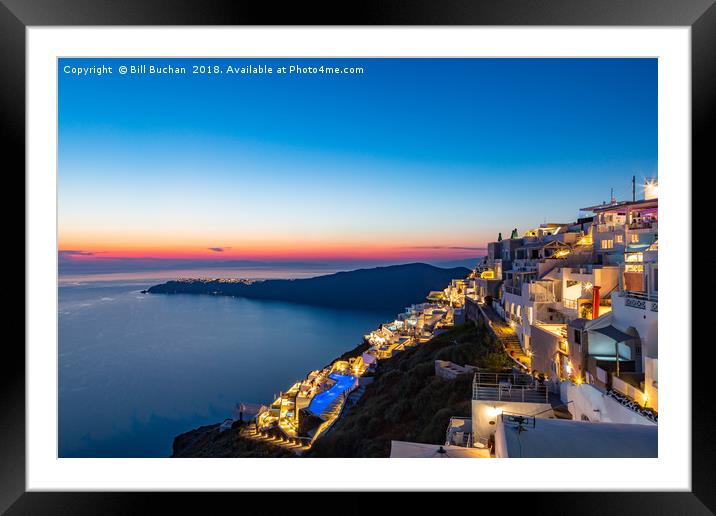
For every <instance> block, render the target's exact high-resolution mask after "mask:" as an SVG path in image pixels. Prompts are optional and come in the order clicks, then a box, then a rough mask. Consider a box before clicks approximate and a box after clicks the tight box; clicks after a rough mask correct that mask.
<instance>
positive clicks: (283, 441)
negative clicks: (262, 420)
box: [239, 425, 310, 455]
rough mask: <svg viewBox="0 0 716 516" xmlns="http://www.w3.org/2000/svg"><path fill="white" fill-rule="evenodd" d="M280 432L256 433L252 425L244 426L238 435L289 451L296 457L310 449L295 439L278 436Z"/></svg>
mask: <svg viewBox="0 0 716 516" xmlns="http://www.w3.org/2000/svg"><path fill="white" fill-rule="evenodd" d="M280 434H281V432H280V431H278V430H274V432H273V433H267V432H258V431H257V430H256V427H255V426H254V425H246V426H245V427H243V428H242V429H241V431H240V432H239V435H240V436H241V437H243V438H244V439H251V440H254V441H261V442H264V443H267V444H273V445H274V446H280V447H281V448H284V449H286V450H290V451H292V452H294V453H296V454H297V455H300V454H301V453H303V452H304V451H307V450H309V449H310V446H309V445H306V444H305V443H303V442H301V441H300V440H298V439H295V438H289V437H286V436H280V437H279V435H280Z"/></svg>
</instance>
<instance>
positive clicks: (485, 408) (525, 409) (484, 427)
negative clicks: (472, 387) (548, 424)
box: [472, 400, 554, 441]
mask: <svg viewBox="0 0 716 516" xmlns="http://www.w3.org/2000/svg"><path fill="white" fill-rule="evenodd" d="M502 412H512V413H516V414H524V415H527V416H531V415H535V414H539V416H537V417H541V418H549V417H553V416H554V412H553V411H552V405H550V404H549V403H522V402H517V401H489V400H472V433H473V438H474V440H475V441H477V440H478V439H480V438H485V439H486V438H488V437H489V436H490V434H494V433H495V430H496V428H497V423H498V422H499V415H500V414H501V413H502ZM490 421H494V422H495V424H494V425H491V424H490Z"/></svg>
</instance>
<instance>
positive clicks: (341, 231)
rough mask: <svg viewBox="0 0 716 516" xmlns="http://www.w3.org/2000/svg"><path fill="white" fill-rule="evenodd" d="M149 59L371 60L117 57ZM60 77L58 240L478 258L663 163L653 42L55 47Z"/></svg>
mask: <svg viewBox="0 0 716 516" xmlns="http://www.w3.org/2000/svg"><path fill="white" fill-rule="evenodd" d="M139 63H144V64H163V63H171V64H172V65H173V66H185V67H187V68H188V69H189V71H191V70H190V68H191V65H192V64H219V65H221V66H222V67H224V66H225V65H226V64H230V63H231V64H235V65H246V64H263V65H268V66H272V67H273V68H274V69H276V68H277V67H279V66H283V65H285V66H288V65H291V64H300V65H301V66H314V65H315V66H320V65H321V64H323V65H327V66H341V67H342V66H362V67H363V68H364V69H365V71H364V73H363V74H362V75H333V76H331V75H277V74H273V75H263V76H260V75H251V76H245V75H244V76H231V75H226V74H224V75H192V74H187V75H156V76H152V75H119V74H117V73H116V69H117V66H119V65H120V64H125V65H130V64H139ZM102 64H104V65H107V66H112V67H113V68H114V70H115V73H114V74H106V75H102V76H85V77H78V76H73V75H69V74H65V73H63V68H64V66H66V65H70V66H85V67H86V66H100V65H102ZM58 76H59V109H58V112H59V121H58V123H59V216H60V218H59V224H60V227H59V233H60V249H61V250H64V251H81V252H82V253H86V255H85V256H81V255H80V254H77V255H76V256H75V258H78V259H80V258H82V259H93V258H98V259H99V258H107V257H158V258H192V259H199V258H207V257H208V258H212V257H213V258H221V259H226V258H232V259H259V260H266V259H279V260H284V259H286V260H288V259H311V260H313V259H316V260H318V259H321V260H341V259H348V258H365V259H367V258H370V257H374V258H376V259H382V258H386V259H390V260H395V261H408V260H410V261H415V260H418V259H423V258H425V259H428V258H430V259H435V258H436V257H439V258H444V259H453V258H460V257H465V256H476V255H480V254H481V251H479V249H481V248H483V247H484V246H485V245H486V243H487V242H489V241H491V240H494V239H495V238H496V236H497V233H498V232H500V231H501V232H502V233H503V235H504V234H506V233H507V234H509V232H510V230H511V229H512V228H513V227H517V228H518V229H520V231H522V230H525V229H527V228H528V227H531V226H536V225H538V224H539V223H541V222H544V221H545V220H547V221H559V222H561V221H567V220H573V219H574V218H575V217H576V216H577V213H578V209H579V208H580V207H583V206H588V205H592V204H596V203H600V202H602V201H604V200H608V197H609V190H610V188H612V187H613V188H614V191H615V193H616V195H617V197H619V198H628V197H630V195H631V184H630V181H631V176H632V175H636V176H637V180H638V181H641V180H642V179H643V178H644V177H651V176H656V174H657V60H656V59H320V60H318V59H172V60H166V59H61V60H60V61H59V69H58ZM217 249H222V251H217ZM92 253H97V254H96V255H95V256H92ZM66 256H67V257H72V254H71V253H69V254H66Z"/></svg>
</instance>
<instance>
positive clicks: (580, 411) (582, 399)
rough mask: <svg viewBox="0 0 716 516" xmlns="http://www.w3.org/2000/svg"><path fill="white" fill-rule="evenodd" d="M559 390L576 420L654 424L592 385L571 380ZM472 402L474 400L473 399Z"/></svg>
mask: <svg viewBox="0 0 716 516" xmlns="http://www.w3.org/2000/svg"><path fill="white" fill-rule="evenodd" d="M560 390H561V392H560V395H561V398H562V401H563V402H564V403H568V405H567V410H569V411H570V412H571V413H572V416H573V417H574V419H576V420H581V419H582V415H585V416H587V417H588V418H589V420H590V421H597V422H599V421H601V422H604V423H626V424H635V425H653V424H655V423H653V422H652V421H649V420H648V419H646V418H645V417H643V416H641V415H640V414H637V413H636V412H634V411H633V410H631V409H628V408H626V407H625V406H624V405H621V404H620V403H619V402H618V401H616V400H615V399H613V398H611V397H609V396H607V395H605V394H602V393H601V392H600V391H599V390H598V389H597V388H595V387H594V386H592V385H588V384H582V385H576V384H573V383H571V382H562V384H561V386H560ZM570 402H571V403H570ZM473 403H475V402H474V401H473ZM473 411H474V408H473ZM473 421H474V419H473Z"/></svg>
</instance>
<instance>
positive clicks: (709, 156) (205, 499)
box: [0, 0, 716, 515]
mask: <svg viewBox="0 0 716 516" xmlns="http://www.w3.org/2000/svg"><path fill="white" fill-rule="evenodd" d="M338 6H340V8H339V7H338ZM91 25H96V26H111V25H158V26H165V25H190V26H198V25H339V26H340V25H462V26H466V25H531V26H535V25H574V26H598V25H602V26H689V27H691V31H692V32H691V52H692V56H691V63H692V69H691V72H692V171H701V174H702V175H705V174H706V173H707V172H706V171H714V170H716V167H715V166H714V157H713V156H714V152H713V149H712V147H713V140H712V137H711V138H710V137H709V136H708V135H709V134H711V133H712V131H709V129H713V127H712V126H713V122H712V121H713V120H714V118H716V117H715V116H714V115H716V110H715V109H714V106H715V105H716V102H715V101H714V98H715V97H716V7H715V6H714V0H680V1H678V2H675V1H671V0H601V1H600V0H501V1H475V2H467V1H464V0H462V1H461V0H440V1H434V2H429V1H426V0H420V1H397V0H391V1H362V2H354V3H351V4H344V3H339V2H333V3H331V4H329V5H321V4H318V3H292V4H289V5H287V6H281V8H278V7H277V6H275V5H273V4H271V3H268V2H265V3H260V2H246V1H238V0H234V1H211V2H209V1H207V0H203V1H202V0H174V1H173V2H166V1H162V0H122V1H119V0H116V1H112V0H65V1H53V0H0V62H2V73H1V74H0V83H1V88H0V106H1V107H0V113H1V126H0V127H1V128H2V129H1V132H0V134H1V135H2V140H1V141H2V143H3V146H4V147H5V152H4V153H3V154H4V157H5V160H4V163H5V164H6V174H7V175H11V174H14V173H15V172H17V174H16V176H19V175H20V174H19V172H20V171H21V170H24V167H25V86H26V85H25V41H26V40H25V29H26V28H27V27H28V26H91ZM8 158H11V160H8ZM7 163H13V166H12V167H10V166H9V165H7ZM688 172H689V171H681V173H684V174H686V173H688ZM6 177H7V176H6ZM692 183H693V184H695V177H694V176H693V172H692ZM702 195H703V194H702ZM14 218H16V215H15V216H14ZM8 220H10V219H8ZM685 256H688V254H686V255H685ZM688 286H689V288H688V290H687V296H686V297H687V301H688V297H689V296H690V295H691V294H690V292H691V278H688ZM693 306H694V308H695V309H696V313H697V316H698V314H699V313H700V312H701V313H704V311H705V310H706V308H698V307H697V305H696V304H694V305H693ZM692 319H693V316H692ZM699 319H700V318H697V319H696V320H697V321H698V320H699ZM674 323H676V322H674ZM690 340H693V341H695V340H696V339H693V338H692V337H691V336H690V335H685V336H684V342H682V343H680V345H681V346H682V347H683V348H684V349H685V350H688V348H689V345H690V344H691V343H690V342H689V341H690ZM709 344H710V343H709ZM707 353H708V350H707V346H704V349H697V348H694V347H693V346H692V356H693V358H692V378H691V379H690V381H691V386H692V414H693V421H692V457H691V464H692V491H691V492H661V493H659V492H642V493H629V492H611V493H608V494H604V493H597V492H592V493H576V492H567V493H560V494H559V495H557V496H554V495H552V494H550V493H539V492H535V493H521V494H517V493H516V494H510V495H509V497H507V498H505V496H504V494H503V495H500V494H499V493H498V494H497V496H495V495H494V494H493V495H490V494H488V493H480V494H478V495H477V496H480V497H481V498H480V506H483V507H485V508H487V507H488V503H489V502H488V501H487V499H486V498H483V497H486V496H491V498H496V499H495V500H490V501H496V502H498V503H499V504H501V506H502V509H503V510H510V507H511V508H512V509H515V510H519V508H520V507H522V508H523V509H524V510H528V511H529V512H533V511H538V512H542V511H544V512H550V513H551V514H623V513H628V514H675V513H680V514H710V513H712V512H713V511H716V489H714V480H713V479H714V478H716V467H715V466H714V465H715V464H716V446H715V445H714V440H713V437H712V434H713V433H714V432H713V430H712V428H714V427H713V425H712V423H713V417H712V416H711V415H709V414H708V413H707V412H708V408H709V407H710V406H711V405H712V403H711V400H710V397H711V392H712V390H713V386H712V384H711V383H710V377H709V369H710V366H709V361H708V360H707V359H706V358H707V357H706V356H704V354H707ZM0 365H2V367H0V400H1V402H0V512H1V511H5V510H7V514H10V515H15V514H27V513H31V514H55V513H68V514H113V513H123V514H130V513H135V512H148V511H149V510H151V509H153V508H160V509H161V508H164V509H166V503H167V502H168V498H169V496H171V495H169V494H165V493H78V492H73V493H57V492H53V493H34V492H33V493H28V492H25V473H26V471H25V353H24V349H23V348H22V347H21V346H20V345H19V342H17V341H15V342H10V341H6V342H5V345H4V346H3V352H2V360H0ZM682 381H689V379H683V380H682ZM525 474H530V473H529V472H525ZM625 478H626V477H625ZM556 482H557V480H556ZM559 489H560V486H559V485H558V484H557V483H556V484H555V490H559ZM177 496H180V497H181V500H182V501H181V502H180V503H182V504H183V505H184V508H185V509H189V506H188V505H186V503H187V502H188V500H187V495H186V494H179V495H177ZM193 496H198V497H199V500H197V501H198V502H199V503H200V504H201V511H202V512H204V513H205V512H209V511H212V510H214V509H213V505H214V503H215V502H216V501H224V500H226V495H219V496H217V495H214V494H211V495H209V494H194V495H193ZM291 496H293V497H294V503H295V497H296V496H297V495H296V494H294V495H291ZM300 496H301V497H302V496H303V495H300ZM425 496H426V495H424V494H423V495H418V496H413V497H412V499H413V501H414V503H422V500H423V499H424V498H425ZM428 496H429V495H428ZM451 496H452V495H451ZM471 496H472V495H471ZM241 497H242V498H241V504H242V506H243V505H244V504H248V505H246V506H245V507H247V508H248V506H249V505H251V503H252V501H251V500H250V497H249V496H248V495H246V494H242V495H241ZM433 499H434V500H435V498H433ZM443 500H444V498H443ZM299 505H300V502H299ZM371 505H373V504H371ZM366 510H367V509H366Z"/></svg>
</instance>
